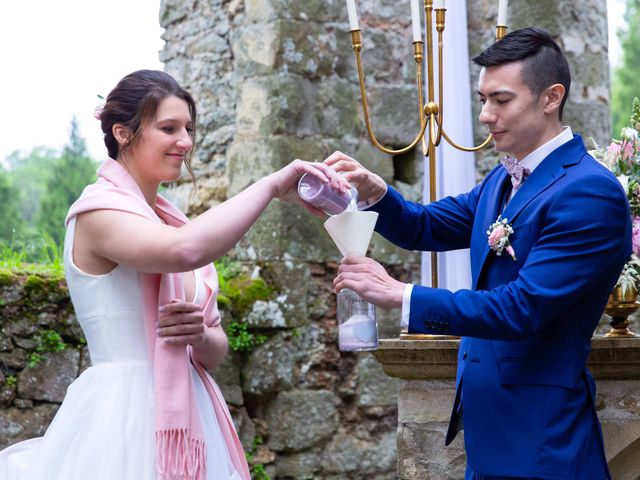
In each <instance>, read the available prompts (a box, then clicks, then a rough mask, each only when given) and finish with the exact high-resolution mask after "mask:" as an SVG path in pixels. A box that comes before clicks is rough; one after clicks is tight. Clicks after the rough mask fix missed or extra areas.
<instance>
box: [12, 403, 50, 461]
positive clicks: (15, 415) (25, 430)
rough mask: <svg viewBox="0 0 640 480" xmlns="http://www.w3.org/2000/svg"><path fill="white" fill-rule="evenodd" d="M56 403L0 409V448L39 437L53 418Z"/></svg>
mask: <svg viewBox="0 0 640 480" xmlns="http://www.w3.org/2000/svg"><path fill="white" fill-rule="evenodd" d="M57 411H58V405H50V404H48V405H47V404H45V405H37V406H36V407H34V408H33V409H27V410H20V409H17V408H7V409H0V450H3V449H4V448H6V447H8V446H9V445H13V444H14V443H17V442H20V441H22V440H27V439H29V438H34V437H41V436H42V435H44V432H45V431H46V430H47V426H48V425H49V423H51V420H53V417H54V416H55V414H56V412H57Z"/></svg>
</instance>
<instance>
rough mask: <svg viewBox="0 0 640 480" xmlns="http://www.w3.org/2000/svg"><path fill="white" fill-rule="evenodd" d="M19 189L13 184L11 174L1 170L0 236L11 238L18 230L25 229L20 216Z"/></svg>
mask: <svg viewBox="0 0 640 480" xmlns="http://www.w3.org/2000/svg"><path fill="white" fill-rule="evenodd" d="M19 196H20V194H19V191H18V189H16V188H15V187H14V185H13V182H12V180H11V177H10V175H9V174H8V173H7V172H4V171H0V205H2V208H0V238H11V236H12V235H14V234H15V233H16V231H22V230H23V229H24V222H23V221H22V218H21V217H20V199H19Z"/></svg>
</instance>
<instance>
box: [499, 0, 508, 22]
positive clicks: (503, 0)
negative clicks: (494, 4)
mask: <svg viewBox="0 0 640 480" xmlns="http://www.w3.org/2000/svg"><path fill="white" fill-rule="evenodd" d="M508 3H509V2H508V0H499V2H498V25H504V26H506V25H507V4H508Z"/></svg>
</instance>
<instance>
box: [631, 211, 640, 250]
mask: <svg viewBox="0 0 640 480" xmlns="http://www.w3.org/2000/svg"><path fill="white" fill-rule="evenodd" d="M631 250H632V251H633V253H635V254H636V255H640V217H633V223H632V224H631Z"/></svg>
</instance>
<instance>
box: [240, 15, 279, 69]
mask: <svg viewBox="0 0 640 480" xmlns="http://www.w3.org/2000/svg"><path fill="white" fill-rule="evenodd" d="M279 27H280V24H278V23H259V24H252V25H247V26H244V27H242V28H238V29H235V30H234V31H233V32H232V34H231V47H232V49H233V56H234V58H235V59H236V61H237V66H238V73H240V74H242V75H244V76H247V77H254V76H261V75H270V74H272V73H273V72H274V70H275V67H276V64H277V60H278V50H279V48H280V36H281V33H280V29H279Z"/></svg>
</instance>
